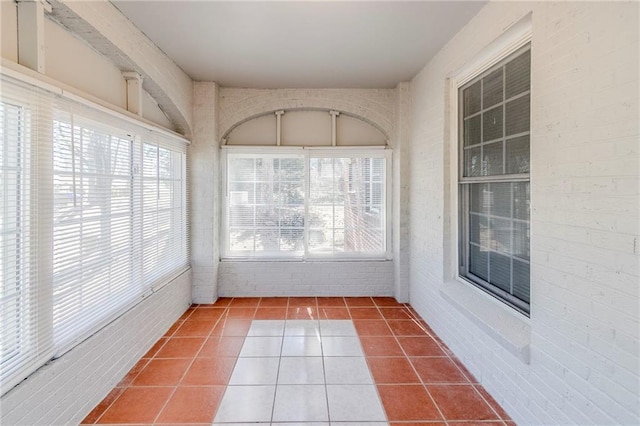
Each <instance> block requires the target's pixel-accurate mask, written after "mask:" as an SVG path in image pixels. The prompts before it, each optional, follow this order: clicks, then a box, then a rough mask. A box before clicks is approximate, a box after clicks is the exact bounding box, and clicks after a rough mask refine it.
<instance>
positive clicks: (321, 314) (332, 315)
mask: <svg viewBox="0 0 640 426" xmlns="http://www.w3.org/2000/svg"><path fill="white" fill-rule="evenodd" d="M318 318H320V319H323V320H324V319H328V320H344V319H349V318H351V315H350V314H349V309H347V308H346V307H345V308H333V307H325V306H320V307H319V308H318Z"/></svg>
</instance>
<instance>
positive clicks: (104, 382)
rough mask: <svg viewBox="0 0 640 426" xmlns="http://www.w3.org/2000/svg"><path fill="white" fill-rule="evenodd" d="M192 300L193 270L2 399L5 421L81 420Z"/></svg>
mask: <svg viewBox="0 0 640 426" xmlns="http://www.w3.org/2000/svg"><path fill="white" fill-rule="evenodd" d="M190 303H191V271H190V270H189V271H186V272H185V273H183V274H182V275H180V276H179V277H177V278H176V279H175V280H173V281H172V282H170V283H169V284H167V285H166V286H164V287H163V288H161V289H160V290H158V291H157V292H156V293H154V294H152V295H151V296H149V297H147V298H146V299H144V300H143V301H142V302H140V303H139V304H137V305H136V306H134V307H133V308H131V309H130V310H129V311H127V312H126V313H125V314H124V315H122V316H120V317H119V318H118V319H116V320H115V321H113V322H112V323H111V324H109V325H108V326H107V327H105V328H103V329H102V330H100V331H98V332H97V333H96V334H94V335H93V336H91V337H89V338H88V339H87V340H85V341H84V342H82V343H81V344H80V345H78V346H76V347H75V348H73V349H72V350H71V351H69V352H67V353H66V354H64V355H63V356H62V357H60V358H58V359H56V360H54V361H51V362H49V363H48V364H46V365H44V366H43V367H41V368H40V369H39V370H37V371H36V372H35V373H34V374H32V375H31V376H29V377H28V378H27V379H26V380H25V381H23V382H22V383H20V384H19V385H18V386H16V387H15V388H13V389H12V390H11V391H9V392H8V393H6V394H5V395H4V396H3V397H2V400H0V407H1V409H0V424H3V425H62V424H78V423H80V422H81V421H82V419H83V418H84V417H85V416H86V415H87V414H89V412H90V411H91V410H92V409H93V407H95V406H96V405H97V404H98V403H99V402H100V401H101V400H102V399H103V398H104V397H105V396H106V395H107V394H108V393H109V392H110V391H111V389H113V388H114V387H115V385H116V384H117V383H118V382H119V381H120V380H121V379H122V378H123V377H124V375H125V374H126V373H127V372H128V371H129V369H130V368H131V367H133V365H134V364H135V363H136V362H137V361H138V360H139V359H140V358H141V357H142V356H143V355H144V354H145V353H146V352H147V351H148V350H149V349H150V348H151V346H153V344H154V343H155V342H156V341H157V340H158V339H159V338H160V337H161V336H162V335H163V334H164V333H165V332H166V331H167V330H168V329H169V327H171V325H172V324H173V323H174V322H175V321H176V320H177V319H178V318H179V317H180V315H182V314H183V313H184V311H185V310H186V309H187V307H188V306H189V304H190Z"/></svg>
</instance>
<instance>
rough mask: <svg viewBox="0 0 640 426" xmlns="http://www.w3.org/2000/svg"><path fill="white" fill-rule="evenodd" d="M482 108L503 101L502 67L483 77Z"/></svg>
mask: <svg viewBox="0 0 640 426" xmlns="http://www.w3.org/2000/svg"><path fill="white" fill-rule="evenodd" d="M482 91H483V94H482V108H483V109H487V108H489V107H491V106H493V105H495V104H497V103H499V102H502V68H500V69H498V70H495V71H494V72H492V73H491V74H489V75H488V76H486V77H485V78H483V79H482Z"/></svg>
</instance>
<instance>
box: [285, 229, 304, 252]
mask: <svg viewBox="0 0 640 426" xmlns="http://www.w3.org/2000/svg"><path fill="white" fill-rule="evenodd" d="M303 239H304V229H302V228H281V229H280V251H288V252H291V251H302V250H303V249H304V244H303Z"/></svg>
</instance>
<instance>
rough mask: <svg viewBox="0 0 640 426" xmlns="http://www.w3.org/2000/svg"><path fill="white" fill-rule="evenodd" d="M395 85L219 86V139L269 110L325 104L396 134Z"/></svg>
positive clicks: (386, 133)
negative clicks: (268, 87) (314, 86)
mask: <svg viewBox="0 0 640 426" xmlns="http://www.w3.org/2000/svg"><path fill="white" fill-rule="evenodd" d="M395 98H396V91H395V90H394V89H275V90H274V89H240V88H226V87H223V88H221V89H220V126H219V133H218V139H220V138H222V136H223V135H224V134H226V132H227V131H229V129H231V128H232V127H233V126H234V125H236V124H238V123H240V122H242V121H244V120H247V119H249V118H251V117H254V116H257V115H260V114H262V113H265V112H269V111H276V110H280V109H295V108H326V109H335V110H338V111H343V112H346V113H350V114H353V115H355V116H357V117H359V118H361V119H363V120H364V121H368V122H369V123H372V124H374V125H375V126H376V127H378V128H379V129H381V130H382V131H383V133H384V134H385V135H386V136H387V137H389V138H393V137H394V135H395V114H394V109H395Z"/></svg>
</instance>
